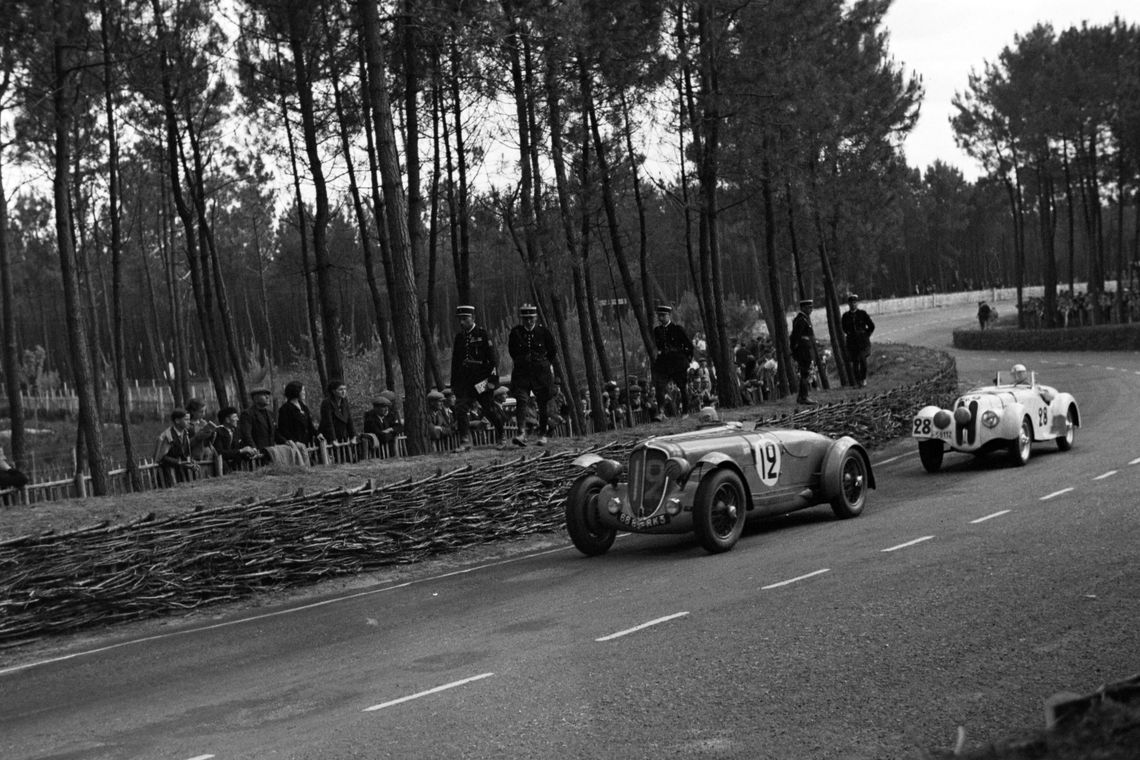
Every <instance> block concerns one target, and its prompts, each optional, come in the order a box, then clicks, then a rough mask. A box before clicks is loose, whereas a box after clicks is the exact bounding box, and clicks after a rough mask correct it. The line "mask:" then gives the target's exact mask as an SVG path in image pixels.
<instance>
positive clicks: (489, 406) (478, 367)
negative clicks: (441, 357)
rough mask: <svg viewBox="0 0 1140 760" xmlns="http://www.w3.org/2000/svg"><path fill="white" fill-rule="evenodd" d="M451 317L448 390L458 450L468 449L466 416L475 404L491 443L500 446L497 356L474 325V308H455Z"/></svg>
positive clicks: (486, 335) (487, 337)
mask: <svg viewBox="0 0 1140 760" xmlns="http://www.w3.org/2000/svg"><path fill="white" fill-rule="evenodd" d="M455 316H456V318H457V319H458V320H459V332H458V333H456V335H455V341H454V342H453V343H452V348H451V388H452V390H453V391H455V421H456V426H457V427H458V429H459V449H460V450H461V451H468V450H470V449H471V419H470V412H471V409H472V407H474V406H475V404H478V405H479V406H481V407H482V408H483V413H484V414H485V415H486V416H487V419H488V420H490V422H491V425H492V427H493V428H494V430H495V442H496V443H497V444H499V445H502V443H503V417H502V414H500V413H499V410H498V407H497V406H496V405H495V403H494V396H495V388H496V386H498V384H499V369H498V367H499V356H498V353H497V352H496V351H495V345H494V343H492V342H491V335H490V333H488V332H487V330H486V329H485V328H483V327H480V326H479V325H477V324H475V307H474V306H458V307H456V309H455Z"/></svg>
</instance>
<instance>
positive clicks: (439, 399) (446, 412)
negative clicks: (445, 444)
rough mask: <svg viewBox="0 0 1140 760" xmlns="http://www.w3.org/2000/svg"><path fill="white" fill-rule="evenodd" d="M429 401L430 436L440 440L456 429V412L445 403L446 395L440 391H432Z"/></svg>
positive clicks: (434, 439)
mask: <svg viewBox="0 0 1140 760" xmlns="http://www.w3.org/2000/svg"><path fill="white" fill-rule="evenodd" d="M427 401H428V437H429V438H431V440H433V441H438V440H441V439H443V438H446V437H447V436H449V435H451V434H452V432H453V431H454V430H455V414H454V412H453V411H452V410H451V409H449V408H448V407H447V405H446V404H445V401H446V397H445V396H444V395H443V394H442V393H441V392H439V391H436V390H433V391H430V392H429V393H428V395H427Z"/></svg>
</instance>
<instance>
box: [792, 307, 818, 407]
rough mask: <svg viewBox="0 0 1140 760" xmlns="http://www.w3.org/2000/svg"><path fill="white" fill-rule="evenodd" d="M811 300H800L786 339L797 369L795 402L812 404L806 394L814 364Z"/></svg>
mask: <svg viewBox="0 0 1140 760" xmlns="http://www.w3.org/2000/svg"><path fill="white" fill-rule="evenodd" d="M812 305H813V304H812V300H811V299H810V298H805V299H803V300H802V301H800V310H799V312H798V313H797V314H796V316H795V317H793V318H792V334H791V336H790V337H789V339H788V343H789V344H790V345H789V348H790V349H791V352H792V358H793V359H795V361H796V368H797V369H798V370H799V374H800V382H799V392H798V393H797V395H796V403H797V404H814V403H815V401H813V400H812V399H811V398H810V397H809V396H808V388H810V387H811V370H812V366H813V365H814V364H815V362H814V358H815V330H813V329H812V326H811V309H812Z"/></svg>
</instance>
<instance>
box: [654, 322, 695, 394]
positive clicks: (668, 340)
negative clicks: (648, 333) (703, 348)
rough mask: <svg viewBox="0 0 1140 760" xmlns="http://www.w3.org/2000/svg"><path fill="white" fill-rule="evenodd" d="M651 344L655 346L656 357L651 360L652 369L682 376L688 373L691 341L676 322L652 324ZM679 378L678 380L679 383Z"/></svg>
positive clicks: (691, 358)
mask: <svg viewBox="0 0 1140 760" xmlns="http://www.w3.org/2000/svg"><path fill="white" fill-rule="evenodd" d="M653 345H654V346H655V347H656V348H657V358H656V359H654V360H653V371H654V372H656V373H658V374H661V375H667V376H669V377H676V376H678V375H680V376H681V377H682V378H683V377H685V376H686V375H687V373H688V369H689V362H691V361H692V360H693V341H691V340H690V339H689V336H688V335H686V334H685V328H683V327H681V326H680V325H679V324H677V323H676V322H669V323H668V324H664V325H660V324H659V325H654V326H653ZM681 382H684V380H681V381H680V382H678V385H680V383H681Z"/></svg>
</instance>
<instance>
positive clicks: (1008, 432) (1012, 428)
mask: <svg viewBox="0 0 1140 760" xmlns="http://www.w3.org/2000/svg"><path fill="white" fill-rule="evenodd" d="M1025 414H1026V412H1025V404H1022V403H1020V402H1017V401H1015V402H1013V403H1012V404H1010V405H1009V406H1007V407H1006V408H1005V409H1002V411H1001V422H999V423H998V426H997V427H996V428H994V429H993V431H992V432H990V433H989V437H990V438H1002V439H1004V440H1007V441H1012V440H1013V439H1014V438H1017V437H1018V436H1019V435H1021V421H1022V420H1023V419H1025ZM1029 421H1030V425H1029V429H1030V430H1032V431H1034V432H1036V429H1035V428H1034V426H1033V424H1032V423H1033V417H1032V415H1030V418H1029ZM978 424H979V426H980V425H981V421H979V422H978ZM982 429H984V428H982Z"/></svg>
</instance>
